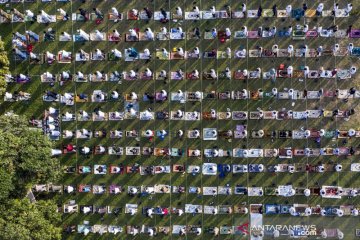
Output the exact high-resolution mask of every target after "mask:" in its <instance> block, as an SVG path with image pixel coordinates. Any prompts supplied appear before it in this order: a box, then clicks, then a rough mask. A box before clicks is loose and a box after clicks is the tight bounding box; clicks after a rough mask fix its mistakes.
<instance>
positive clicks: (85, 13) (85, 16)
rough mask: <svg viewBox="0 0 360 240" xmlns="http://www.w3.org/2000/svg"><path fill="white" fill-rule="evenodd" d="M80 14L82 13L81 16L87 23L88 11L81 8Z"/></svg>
mask: <svg viewBox="0 0 360 240" xmlns="http://www.w3.org/2000/svg"><path fill="white" fill-rule="evenodd" d="M79 12H80V15H81V16H83V17H84V20H85V21H87V20H89V19H88V16H87V11H86V10H84V9H82V8H79Z"/></svg>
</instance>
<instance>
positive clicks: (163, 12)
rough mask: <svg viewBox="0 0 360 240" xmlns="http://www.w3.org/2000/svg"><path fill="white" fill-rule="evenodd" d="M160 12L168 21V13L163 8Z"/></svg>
mask: <svg viewBox="0 0 360 240" xmlns="http://www.w3.org/2000/svg"><path fill="white" fill-rule="evenodd" d="M160 12H161V15H163V17H164V19H167V18H168V17H167V12H166V11H165V10H164V9H163V8H160Z"/></svg>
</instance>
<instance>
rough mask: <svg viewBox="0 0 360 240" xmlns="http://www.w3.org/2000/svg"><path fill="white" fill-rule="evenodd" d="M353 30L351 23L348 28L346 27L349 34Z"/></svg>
mask: <svg viewBox="0 0 360 240" xmlns="http://www.w3.org/2000/svg"><path fill="white" fill-rule="evenodd" d="M351 30H352V25H350V26H349V27H348V29H346V35H349V34H350V33H351Z"/></svg>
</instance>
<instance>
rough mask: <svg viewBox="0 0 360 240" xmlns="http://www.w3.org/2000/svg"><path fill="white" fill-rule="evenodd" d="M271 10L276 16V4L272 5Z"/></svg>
mask: <svg viewBox="0 0 360 240" xmlns="http://www.w3.org/2000/svg"><path fill="white" fill-rule="evenodd" d="M272 11H273V14H274V17H276V16H277V6H276V4H275V5H274V6H273V7H272Z"/></svg>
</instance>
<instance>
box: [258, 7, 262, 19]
mask: <svg viewBox="0 0 360 240" xmlns="http://www.w3.org/2000/svg"><path fill="white" fill-rule="evenodd" d="M262 11H263V9H262V7H261V5H260V6H259V8H258V12H257V16H258V17H261V15H262Z"/></svg>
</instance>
